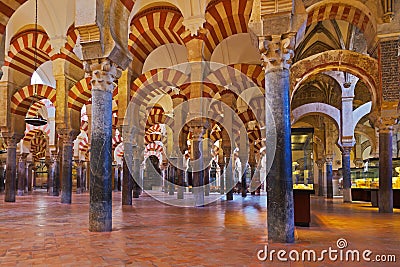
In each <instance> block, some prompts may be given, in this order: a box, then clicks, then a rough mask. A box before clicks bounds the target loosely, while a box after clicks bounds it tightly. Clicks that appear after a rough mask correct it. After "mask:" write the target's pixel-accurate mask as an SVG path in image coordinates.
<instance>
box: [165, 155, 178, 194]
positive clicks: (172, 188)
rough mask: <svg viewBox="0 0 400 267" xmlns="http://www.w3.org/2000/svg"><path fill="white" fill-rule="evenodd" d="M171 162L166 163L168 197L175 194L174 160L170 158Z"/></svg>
mask: <svg viewBox="0 0 400 267" xmlns="http://www.w3.org/2000/svg"><path fill="white" fill-rule="evenodd" d="M170 160H171V162H170V163H168V167H167V168H168V195H170V196H173V195H174V193H175V184H174V183H175V179H176V177H175V176H176V167H175V166H176V165H175V164H176V160H177V159H176V158H170Z"/></svg>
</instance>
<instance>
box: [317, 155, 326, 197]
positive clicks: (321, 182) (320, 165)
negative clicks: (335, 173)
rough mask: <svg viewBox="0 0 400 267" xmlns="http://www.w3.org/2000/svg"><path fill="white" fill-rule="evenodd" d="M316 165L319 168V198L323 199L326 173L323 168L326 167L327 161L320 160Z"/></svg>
mask: <svg viewBox="0 0 400 267" xmlns="http://www.w3.org/2000/svg"><path fill="white" fill-rule="evenodd" d="M315 163H316V164H317V167H318V196H320V197H322V196H323V195H324V172H323V170H322V168H323V167H324V163H325V161H324V160H323V159H318V160H317V161H316V162H315Z"/></svg>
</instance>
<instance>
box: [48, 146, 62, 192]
mask: <svg viewBox="0 0 400 267" xmlns="http://www.w3.org/2000/svg"><path fill="white" fill-rule="evenodd" d="M59 177H60V165H59V158H58V152H57V151H51V157H50V164H49V170H48V182H47V183H48V187H49V191H48V194H49V196H58V195H59V194H60V192H59V191H60V189H59V184H60V181H59V179H60V178H59Z"/></svg>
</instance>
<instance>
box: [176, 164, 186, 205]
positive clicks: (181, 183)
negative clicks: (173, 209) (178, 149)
mask: <svg viewBox="0 0 400 267" xmlns="http://www.w3.org/2000/svg"><path fill="white" fill-rule="evenodd" d="M177 166H178V168H177V173H176V174H177V178H178V194H177V195H178V196H177V198H178V199H183V198H184V190H185V170H184V168H183V157H181V156H180V157H178V165H177Z"/></svg>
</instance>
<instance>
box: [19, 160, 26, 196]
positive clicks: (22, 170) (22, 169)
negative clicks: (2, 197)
mask: <svg viewBox="0 0 400 267" xmlns="http://www.w3.org/2000/svg"><path fill="white" fill-rule="evenodd" d="M27 155H28V154H27V153H22V154H21V155H19V158H18V171H17V178H18V190H17V195H18V196H23V195H24V191H25V184H26V157H27Z"/></svg>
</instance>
